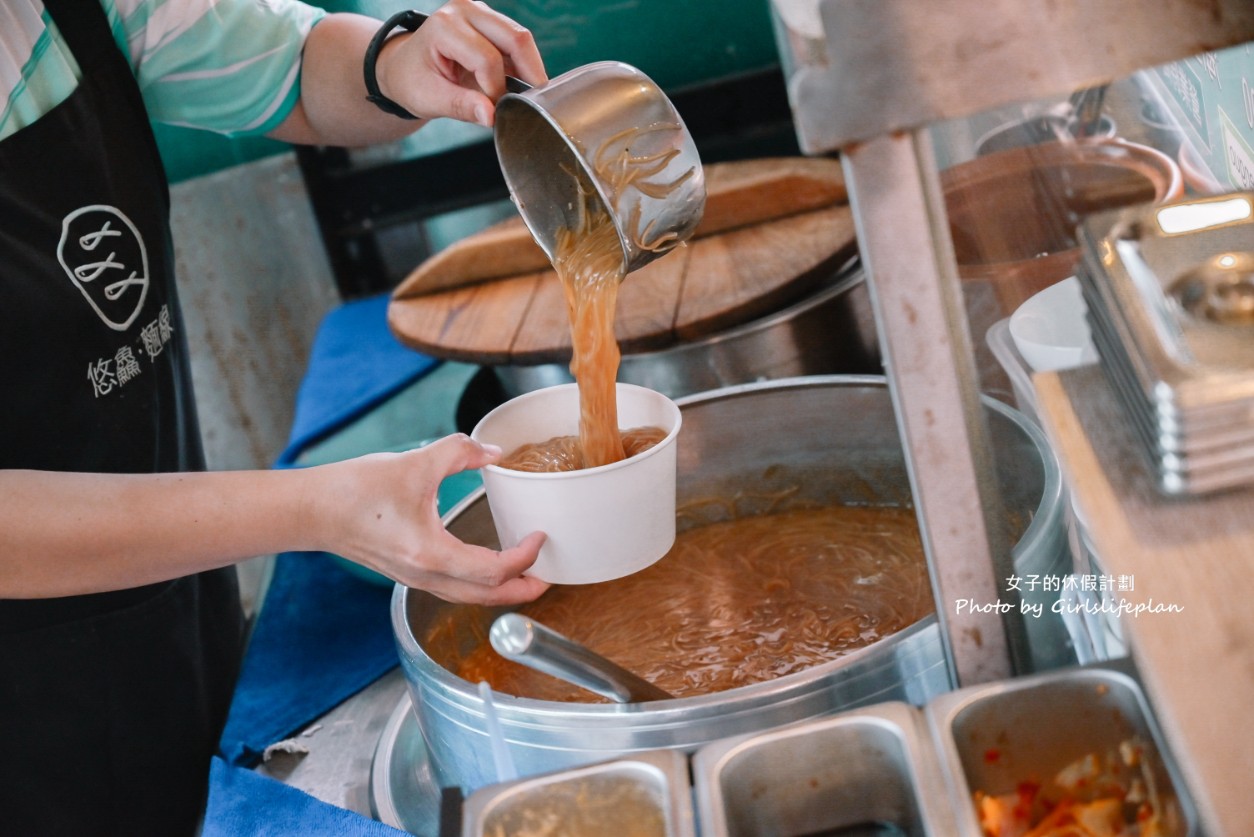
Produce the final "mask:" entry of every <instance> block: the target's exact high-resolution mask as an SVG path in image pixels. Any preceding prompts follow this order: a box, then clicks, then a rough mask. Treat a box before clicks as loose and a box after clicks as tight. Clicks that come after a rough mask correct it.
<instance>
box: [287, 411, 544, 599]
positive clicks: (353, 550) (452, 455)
mask: <svg viewBox="0 0 1254 837" xmlns="http://www.w3.org/2000/svg"><path fill="white" fill-rule="evenodd" d="M500 456H501V451H500V449H499V448H496V447H494V446H488V445H480V444H479V443H477V442H475V441H473V440H471V439H470V437H468V436H466V435H464V434H456V435H453V436H448V437H445V438H443V439H440V440H439V441H437V442H433V443H431V444H430V445H427V446H426V447H424V448H420V449H418V450H412V451H407V452H405V453H378V454H370V455H367V456H362V457H359V458H357V459H350V460H346V461H344V462H337V463H333V464H330V465H324V466H321V467H320V468H315V469H310V471H311V472H312V471H316V472H317V473H316V474H313V476H315V478H316V479H315V483H314V487H313V491H314V492H315V496H312V497H310V498H309V499H308V502H309V503H310V504H311V507H312V510H313V515H312V519H313V520H314V521H315V525H317V526H318V527H319V528H320V529H322V530H323V531H324V538H325V539H327V540H328V541H329V543H328V546H329V548H328V551H330V552H334V553H335V554H337V555H341V556H343V557H345V558H348V559H350V560H353V561H356V562H357V563H359V564H362V565H363V566H366V567H370V568H371V569H373V570H376V571H378V572H381V573H383V574H384V575H386V576H388V577H389V578H392V579H393V580H395V581H398V582H400V583H401V584H404V585H406V586H408V587H416V588H420V589H423V590H426V591H428V592H430V593H433V594H435V595H436V596H439V597H440V598H442V599H446V600H448V601H455V602H469V603H476V604H489V605H498V604H516V603H519V602H526V601H531V600H532V599H534V598H536V597H537V596H539V595H540V594H541V593H543V592H544V591H545V590H547V589H548V586H549V585H548V584H547V583H545V582H543V581H540V580H539V579H536V578H532V577H531V576H526V575H523V573H524V572H525V571H526V570H527V569H528V568H529V567H531V565H532V564H533V563H535V560H536V557H537V556H538V555H539V552H540V546H541V545H542V544H543V543H544V535H543V534H542V533H540V532H535V533H533V534H531V535H528V536H527V537H526V538H524V539H523V541H522V542H521V543H520V544H518V545H517V546H515V547H513V548H511V549H505V550H502V551H500V552H497V551H495V550H492V549H488V548H486V547H482V546H474V545H471V544H467V543H464V542H462V541H460V540H458V539H457V538H456V537H454V536H453V535H451V534H449V532H448V531H447V530H446V529H445V528H444V525H443V523H442V522H441V521H440V513H439V506H438V496H437V491H438V489H439V487H440V481H441V480H443V479H444V478H445V477H447V476H449V475H451V474H455V473H458V472H459V471H464V470H466V469H468V468H480V467H482V466H484V465H487V464H489V463H492V462H495V461H497V460H498V459H499V458H500Z"/></svg>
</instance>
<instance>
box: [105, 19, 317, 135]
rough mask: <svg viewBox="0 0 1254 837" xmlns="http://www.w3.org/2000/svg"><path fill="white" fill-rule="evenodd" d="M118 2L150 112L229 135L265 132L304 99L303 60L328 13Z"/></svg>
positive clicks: (175, 122) (169, 120)
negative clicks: (303, 52)
mask: <svg viewBox="0 0 1254 837" xmlns="http://www.w3.org/2000/svg"><path fill="white" fill-rule="evenodd" d="M124 5H128V4H125V3H119V4H118V7H117V9H118V14H119V17H120V23H121V24H122V27H123V29H124V33H125V34H124V37H125V38H126V42H127V47H128V51H129V54H130V56H131V60H132V65H133V66H134V69H135V72H136V78H137V79H138V81H139V87H140V90H141V92H142V93H143V96H144V103H145V105H146V106H147V108H148V112H149V115H150V117H151V118H152V119H153V120H155V121H158V122H166V123H169V124H171V125H181V126H187V127H193V128H201V129H206V130H210V131H216V132H218V133H222V134H227V135H230V136H238V135H251V134H263V133H265V132H267V131H269V130H271V129H273V128H274V127H275V126H277V125H278V124H279V123H280V122H282V121H283V120H284V119H285V118H286V117H287V115H288V114H289V113H290V112H291V110H292V108H293V107H294V106H295V104H296V101H297V99H298V98H299V97H300V59H301V50H302V49H303V48H304V44H305V38H306V36H307V35H308V34H309V31H310V29H312V28H313V26H314V24H315V23H317V22H318V21H319V20H321V19H322V17H323V16H324V15H325V12H324V11H323V10H322V9H319V8H317V7H314V6H310V5H307V4H305V3H302V2H298V0H265V2H258V0H216V2H214V0H199V2H195V0H193V1H192V2H180V0H150V2H143V3H138V4H129V6H130V8H129V10H128V11H123V9H122V6H124Z"/></svg>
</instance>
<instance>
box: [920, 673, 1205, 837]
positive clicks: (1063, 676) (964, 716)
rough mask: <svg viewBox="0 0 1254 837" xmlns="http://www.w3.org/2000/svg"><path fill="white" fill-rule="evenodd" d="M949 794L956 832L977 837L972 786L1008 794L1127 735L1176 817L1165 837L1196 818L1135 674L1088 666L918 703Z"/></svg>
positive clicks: (1190, 829) (1177, 834)
mask: <svg viewBox="0 0 1254 837" xmlns="http://www.w3.org/2000/svg"><path fill="white" fill-rule="evenodd" d="M924 714H925V715H926V716H927V719H928V723H929V725H930V726H931V729H932V733H933V736H934V739H935V746H936V748H937V751H938V752H939V753H940V758H941V762H942V767H943V769H944V774H945V776H946V778H947V780H948V782H949V788H950V793H951V794H952V796H953V801H954V806H953V807H954V811H955V812H956V816H957V819H958V824H959V829H960V830H959V833H961V834H971V835H978V834H979V833H980V828H979V825H978V822H977V819H976V811H975V806H974V804H973V802H972V793H973V792H974V791H975V790H977V789H978V790H983V791H985V792H988V793H995V794H996V793H1006V792H1010V791H1014V790H1015V789H1016V788H1017V787H1019V785H1020V783H1021V782H1024V781H1043V780H1045V779H1046V778H1047V777H1052V776H1053V775H1055V774H1056V773H1057V772H1058V771H1059V770H1061V769H1062V768H1064V767H1065V766H1067V765H1069V764H1071V763H1073V762H1075V761H1076V760H1077V759H1079V758H1081V757H1083V756H1085V755H1088V754H1090V753H1095V752H1099V753H1100V752H1103V751H1105V750H1107V749H1113V748H1117V747H1118V746H1119V744H1120V742H1121V741H1124V740H1125V739H1128V738H1129V737H1132V736H1136V737H1137V738H1139V739H1140V740H1141V741H1142V742H1144V743H1145V744H1146V745H1147V747H1148V749H1149V751H1150V754H1151V755H1150V757H1151V759H1152V761H1153V763H1154V764H1155V765H1156V769H1154V770H1153V774H1152V775H1154V777H1155V783H1156V786H1157V788H1158V791H1159V793H1160V795H1161V798H1162V799H1163V800H1164V807H1170V808H1171V809H1172V810H1173V811H1174V813H1175V814H1176V815H1177V820H1176V822H1175V827H1174V828H1173V829H1172V830H1169V831H1167V832H1166V835H1168V837H1186V836H1187V837H1195V835H1197V834H1198V828H1199V826H1198V824H1197V815H1196V812H1195V811H1194V809H1193V806H1192V803H1191V802H1190V800H1189V798H1188V796H1187V794H1185V793H1184V791H1183V787H1184V786H1183V784H1182V782H1181V781H1180V778H1179V775H1178V772H1177V770H1176V768H1175V764H1174V762H1173V761H1172V759H1171V758H1170V755H1169V753H1168V751H1167V749H1166V747H1165V746H1164V744H1163V740H1162V736H1161V734H1160V733H1159V731H1158V727H1157V725H1156V724H1155V722H1154V719H1153V717H1152V714H1151V712H1150V709H1149V705H1148V703H1147V702H1146V700H1145V697H1144V694H1143V693H1142V691H1141V688H1140V686H1139V685H1138V684H1137V682H1136V680H1135V679H1134V678H1133V677H1131V676H1130V675H1128V674H1125V673H1123V672H1121V671H1116V670H1114V669H1113V668H1110V667H1104V666H1094V667H1086V668H1080V669H1072V670H1067V671H1060V672H1051V673H1048V674H1041V675H1033V676H1029V677H1024V678H1020V679H1016V680H1011V681H1005V682H1001V683H994V684H990V685H985V686H974V687H970V688H966V689H959V690H958V691H955V692H950V693H949V694H946V695H942V696H941V697H938V698H936V699H934V700H933V701H931V702H930V703H929V704H928V705H927V706H926V707H924Z"/></svg>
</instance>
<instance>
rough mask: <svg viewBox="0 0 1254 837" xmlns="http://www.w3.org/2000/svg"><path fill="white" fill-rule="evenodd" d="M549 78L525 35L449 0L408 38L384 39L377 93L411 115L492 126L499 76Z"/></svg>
mask: <svg viewBox="0 0 1254 837" xmlns="http://www.w3.org/2000/svg"><path fill="white" fill-rule="evenodd" d="M506 75H511V76H515V77H516V78H520V79H522V80H523V81H525V82H527V83H529V84H532V85H539V84H543V83H545V82H546V81H547V80H548V76H547V75H545V71H544V62H543V60H542V59H541V58H540V52H539V50H537V49H536V42H535V39H534V38H532V36H531V32H530V31H528V30H527V29H526V28H525V27H523V26H521V25H520V24H518V23H517V22H515V21H513V20H511V19H510V18H508V17H506V16H505V15H503V14H501V13H500V12H497V11H494V10H493V9H490V8H489V7H488V6H487V5H485V4H483V3H481V2H478V0H450V2H448V3H447V4H445V5H444V6H441V7H440V8H439V9H437V10H436V11H435V12H433V13H432V14H431V16H430V17H429V18H428V19H427V21H426V22H425V23H423V25H422V26H420V27H418V29H417V31H415V32H413V33H412V34H403V35H394V36H393V37H391V38H389V39H388V42H387V44H386V45H385V46H384V48H383V51H382V52H381V54H380V56H379V60H378V63H377V65H376V76H377V78H378V81H379V89H380V90H381V91H382V93H383V94H384V95H385V96H387V97H388V98H390V99H392V100H393V101H395V102H397V103H398V104H400V105H401V106H402V107H404V108H405V109H406V110H408V111H409V112H410V113H412V114H414V115H415V116H419V117H424V118H434V117H440V116H446V117H451V118H453V119H459V120H461V121H463V122H474V123H478V124H480V125H484V126H488V127H491V125H492V124H493V122H494V121H495V117H496V104H495V103H496V101H497V100H498V99H500V98H501V96H503V95H504V94H505V76H506Z"/></svg>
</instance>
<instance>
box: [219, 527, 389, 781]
mask: <svg viewBox="0 0 1254 837" xmlns="http://www.w3.org/2000/svg"><path fill="white" fill-rule="evenodd" d="M326 558H327V556H325V555H323V554H321V553H304V552H288V553H284V554H283V555H280V556H278V557H277V558H276V559H275V561H276V563H275V567H274V576H273V579H272V580H271V582H270V589H269V592H268V593H267V594H266V600H265V605H264V606H263V607H262V609H261V614H260V615H259V616H258V618H257V624H256V626H255V627H254V629H253V634H252V638H251V639H250V640H249V643H248V651H247V653H246V654H245V655H244V663H243V666H242V668H241V671H240V676H239V682H238V683H237V684H236V687H235V696H234V698H233V700H232V701H231V710H230V713H229V715H228V716H227V720H226V729H225V730H223V733H222V739H221V743H220V747H219V749H220V751H221V754H222V756H223V757H224V758H226V759H227V761H229V762H230V763H231V764H235V765H253V764H256V763H257V762H258V761H259V760H260V758H261V755H262V753H264V752H265V749H266V747H268V746H270V745H271V744H273V743H275V742H276V741H282V740H283V739H285V738H289V737H291V735H292V734H293V733H295V732H297V731H299V730H300V729H301V727H303V726H305V725H306V724H308V723H309V722H311V721H313V720H315V719H316V718H319V717H321V716H322V715H324V714H325V713H326V712H327V711H329V710H331V709H333V708H334V707H336V706H338V705H339V704H340V703H342V702H343V701H345V700H347V699H348V698H350V697H352V696H353V695H354V694H356V693H357V692H359V691H361V690H362V689H364V688H365V687H366V686H369V685H370V684H371V683H373V682H374V681H375V680H378V679H379V678H380V677H382V676H383V675H384V674H386V673H387V672H389V671H391V670H392V669H393V668H395V667H396V665H397V664H398V662H399V658H398V657H397V653H396V644H395V640H394V638H393V635H392V623H391V614H390V601H391V597H392V588H390V587H383V586H381V585H379V584H375V583H373V582H371V581H367V580H365V579H363V578H360V577H358V576H354V575H352V574H351V573H349V572H347V571H345V570H344V569H342V568H341V567H340V566H338V565H337V564H336V563H335V562H332V561H329V560H327V559H326Z"/></svg>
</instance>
